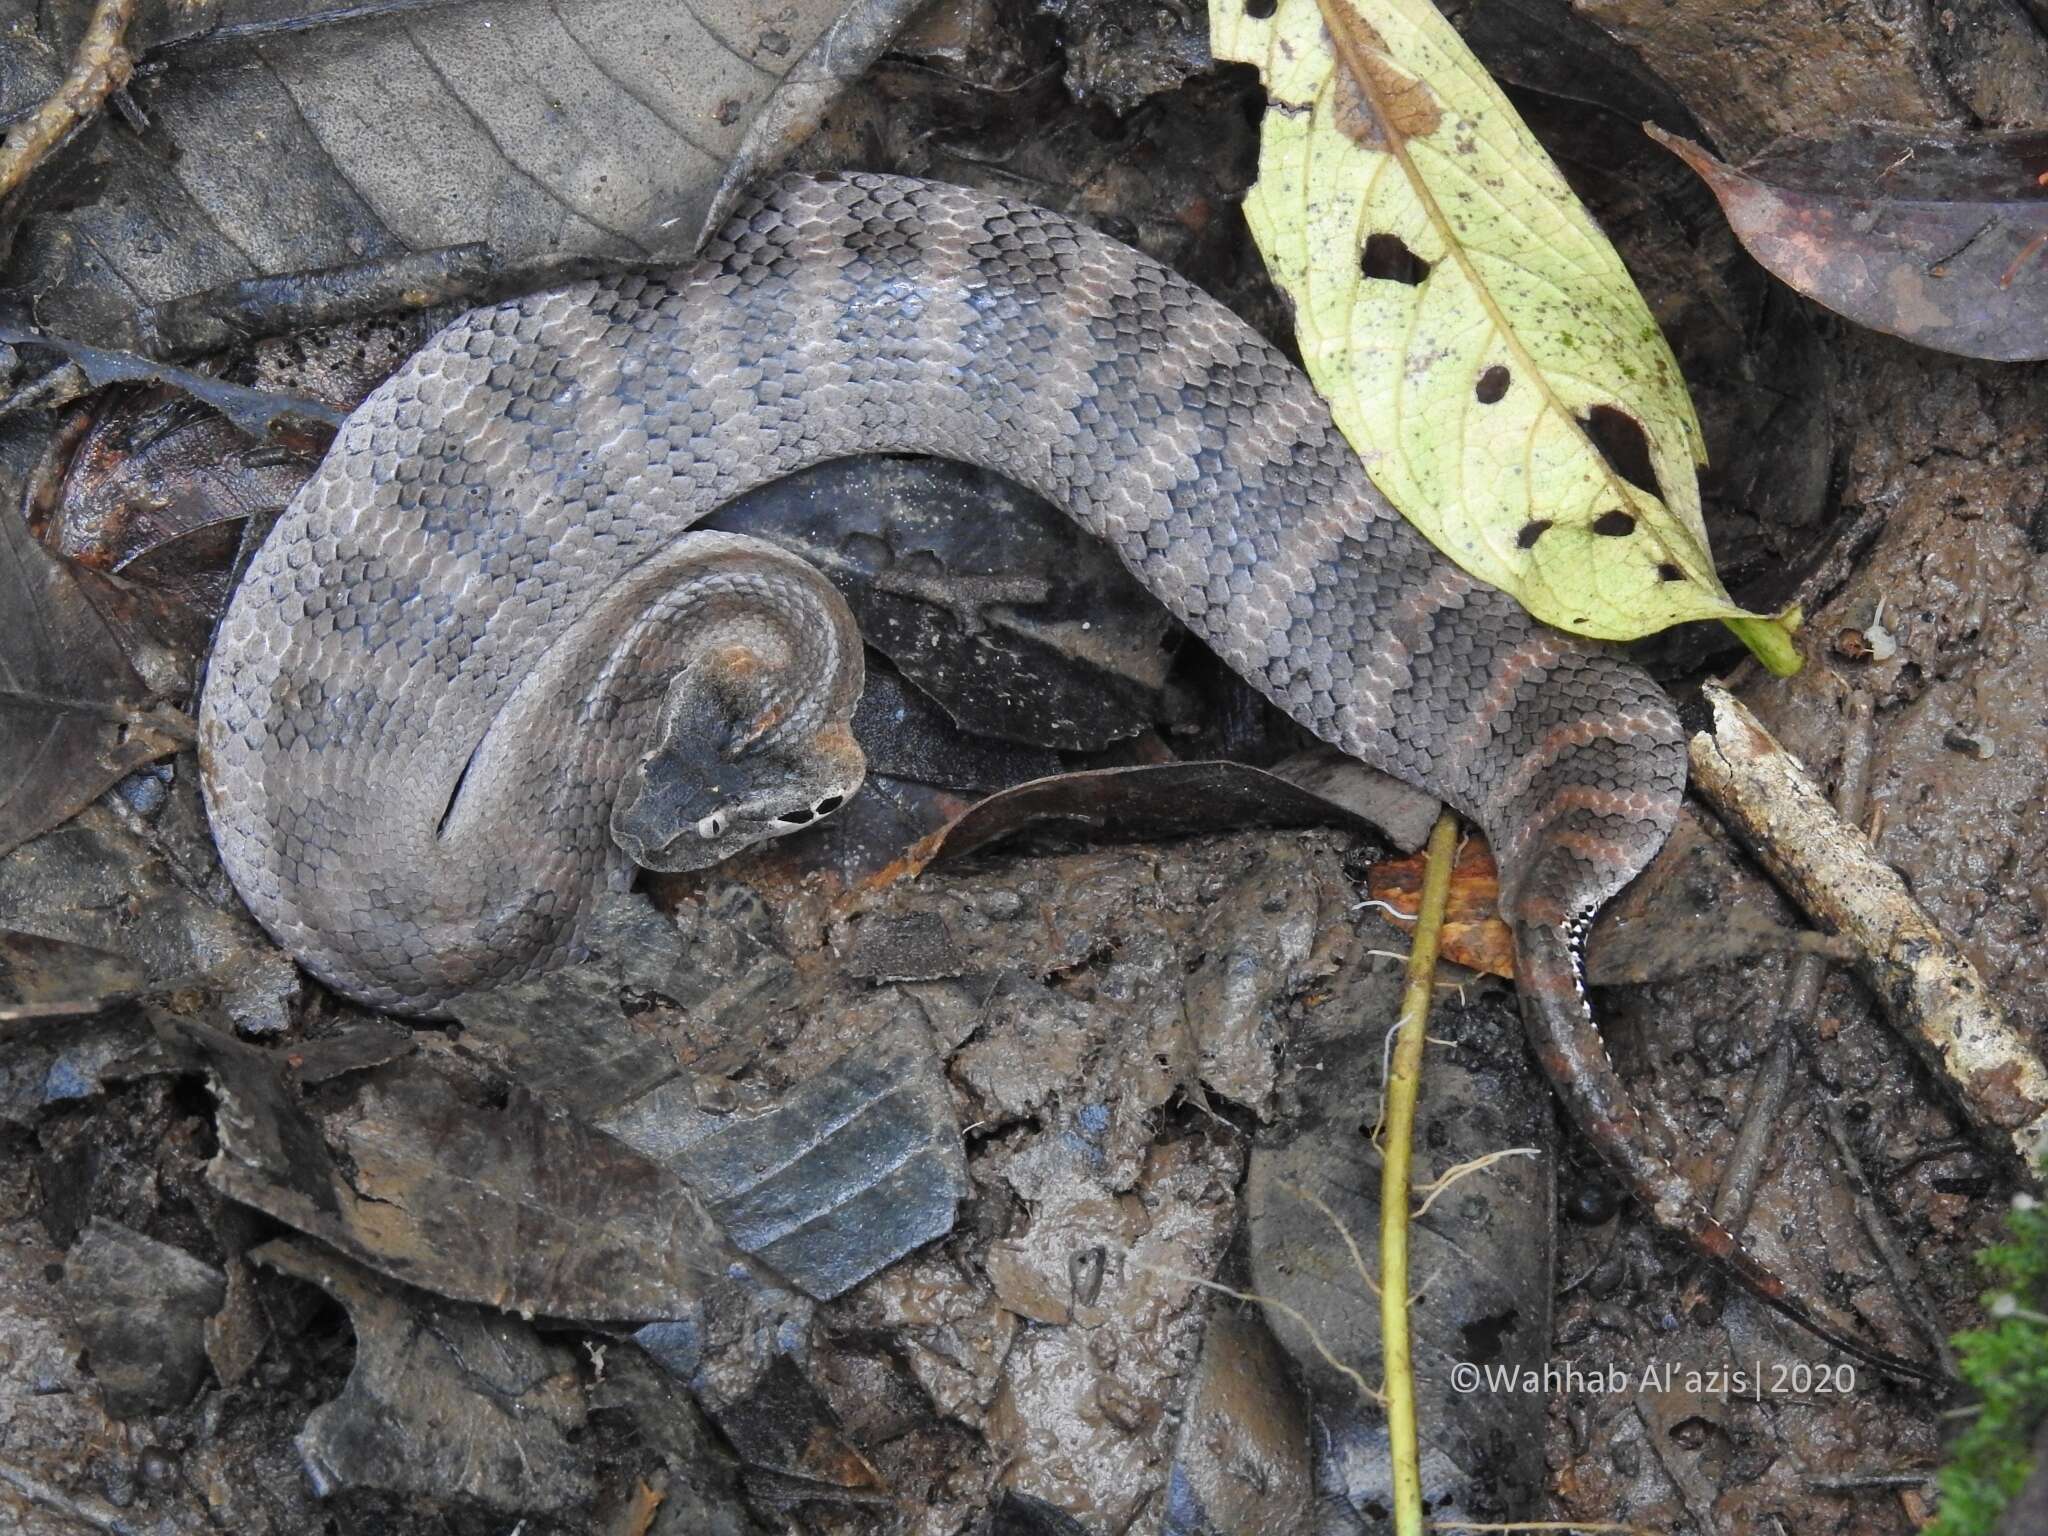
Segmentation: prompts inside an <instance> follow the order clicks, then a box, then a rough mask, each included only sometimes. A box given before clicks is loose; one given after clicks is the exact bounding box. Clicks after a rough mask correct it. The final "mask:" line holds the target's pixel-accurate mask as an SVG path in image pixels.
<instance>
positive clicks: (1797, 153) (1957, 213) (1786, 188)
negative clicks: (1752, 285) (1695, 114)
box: [1644, 123, 2048, 362]
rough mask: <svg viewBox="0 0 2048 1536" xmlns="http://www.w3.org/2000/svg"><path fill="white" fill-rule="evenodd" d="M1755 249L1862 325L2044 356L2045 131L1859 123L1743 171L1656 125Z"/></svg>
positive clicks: (1784, 144) (1789, 142)
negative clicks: (1951, 130)
mask: <svg viewBox="0 0 2048 1536" xmlns="http://www.w3.org/2000/svg"><path fill="white" fill-rule="evenodd" d="M1644 131H1645V132H1647V133H1648V134H1649V135H1650V137H1651V138H1653V139H1655V140H1656V141H1657V142H1658V143H1659V144H1662V145H1663V146H1664V147H1665V148H1666V149H1669V150H1670V151H1671V152H1672V153H1673V154H1675V155H1677V156H1678V157H1679V158H1680V159H1682V160H1683V161H1685V163H1686V164H1687V165H1689V166H1691V167H1692V168H1693V170H1695V171H1697V172H1698V173H1699V175H1700V178H1701V179H1702V180H1703V181H1705V182H1706V184H1707V185H1708V187H1709V188H1711V189H1712V190H1713V193H1714V195H1715V196H1716V197H1717V198H1719V199H1720V200H1721V208H1722V211H1723V212H1724V213H1726V214H1727V216H1728V222H1729V224H1730V225H1731V226H1733V228H1734V230H1735V233H1736V235H1737V237H1738V238H1739V239H1740V240H1741V241H1742V243H1743V244H1744V245H1745V246H1747V247H1748V248H1749V252H1750V254H1751V255H1753V256H1754V257H1756V259H1757V260H1758V261H1760V262H1762V263H1763V264H1764V266H1765V267H1767V268H1769V269H1770V271H1771V272H1772V273H1774V274H1775V275H1776V276H1778V277H1779V278H1780V279H1782V280H1783V281H1784V282H1786V283H1788V284H1789V285H1790V286H1792V287H1793V288H1795V289H1797V290H1798V291H1799V292H1800V293H1803V294H1805V295H1806V296H1807V297H1808V298H1810V299H1813V300H1815V301H1816V302H1818V303H1821V304H1825V305H1826V306H1827V307H1828V308H1829V309H1832V310H1834V311H1835V312H1836V313H1838V314H1842V315H1846V316H1847V317H1848V318H1849V319H1851V320H1854V321H1855V322H1856V323H1857V324H1859V325H1867V326H1869V327H1871V328H1872V329H1873V330H1879V331H1886V332H1889V333H1890V334H1891V335H1894V336H1899V337H1903V338H1904V339H1905V340H1907V341H1912V342H1917V343H1918V344H1920V345H1921V346H1924V347H1933V348H1935V349H1937V350H1938V351H1942V352H1954V353H1959V354H1961V355H1962V356H1964V357H1982V358H1989V359H1992V360H1993V361H1997V362H2020V361H2025V360H2029V359H2037V358H2048V185H2043V183H2042V181H2041V177H2042V174H2043V173H2044V172H2048V134H2043V133H2014V134H2002V133H2001V134H1992V133H1979V134H1938V133H1933V132H1930V131H1927V130H1922V129H1907V128H1891V127H1883V126H1877V125H1870V124H1865V125H1859V126H1857V127H1854V128H1851V129H1850V130H1849V131H1847V132H1846V133H1841V134H1830V135H1825V136H1823V135H1820V134H1797V135H1793V136H1791V137H1789V138H1784V139H1780V140H1778V141H1777V142H1776V143H1775V144H1773V145H1771V146H1770V147H1769V148H1768V149H1766V150H1765V151H1764V152H1763V153H1762V154H1760V155H1758V156H1757V157H1756V158H1755V159H1753V160H1751V161H1749V162H1748V163H1747V164H1745V165H1742V166H1739V167H1737V166H1731V165H1728V164H1726V163H1724V162H1722V161H1720V160H1717V159H1715V158H1714V156H1713V155H1711V154H1709V153H1708V152H1707V151H1706V150H1705V149H1703V148H1701V147H1700V146H1699V145H1698V144H1695V143H1693V142H1692V141H1691V140H1690V139H1682V138H1679V137H1677V136H1676V135H1673V134H1668V133H1665V132H1663V131H1662V130H1661V129H1658V128H1657V127H1655V126H1654V125H1651V124H1647V123H1646V124H1645V125H1644Z"/></svg>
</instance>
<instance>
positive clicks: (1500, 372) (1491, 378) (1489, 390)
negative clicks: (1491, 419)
mask: <svg viewBox="0 0 2048 1536" xmlns="http://www.w3.org/2000/svg"><path fill="white" fill-rule="evenodd" d="M1507 392H1508V371H1507V369H1506V368H1504V367H1502V366H1501V365H1500V364H1499V363H1495V364H1494V365H1493V366H1492V367H1491V368H1489V369H1487V370H1486V372H1484V373H1482V374H1481V375H1479V387H1478V388H1476V389H1474V390H1473V391H1472V393H1473V394H1474V395H1476V396H1477V397H1478V399H1479V403H1480V404H1481V405H1492V404H1493V403H1494V402H1495V401H1496V400H1498V399H1500V397H1501V396H1502V395H1504V394H1506V393H1507Z"/></svg>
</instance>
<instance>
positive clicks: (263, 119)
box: [0, 0, 909, 347]
mask: <svg viewBox="0 0 2048 1536" xmlns="http://www.w3.org/2000/svg"><path fill="white" fill-rule="evenodd" d="M60 9H61V8H60ZM336 9H337V8H335V7H330V6H314V5H306V4H300V5H294V6H289V7H287V6H280V5H278V4H275V3H269V4H266V3H264V0H226V3H224V4H223V5H221V6H220V7H219V8H218V9H217V10H212V9H211V8H209V10H208V12H207V13H206V14H205V23H204V29H203V30H201V29H200V26H199V24H198V23H193V22H186V21H181V19H180V18H181V17H182V16H183V15H184V13H182V12H171V13H169V14H170V17H171V19H170V21H169V22H168V24H166V23H165V21H164V18H163V17H162V16H161V15H158V16H155V17H154V18H153V19H154V22H155V25H156V26H157V28H158V31H157V34H156V35H154V36H150V35H145V36H143V37H141V38H140V39H139V41H140V42H141V43H142V44H143V45H144V46H145V47H149V46H151V45H153V53H152V56H153V57H154V58H155V59H156V60H158V61H160V62H161V63H162V64H163V65H164V68H163V71H162V73H161V74H160V75H157V76H156V77H155V78H153V79H145V80H142V81H139V82H138V84H137V86H136V87H135V90H136V93H137V95H138V96H139V98H140V99H141V102H142V104H143V106H144V108H145V110H146V111H147V113H148V114H149V117H150V127H149V128H148V129H147V130H146V131H145V132H144V133H143V134H141V135H140V136H138V135H137V134H135V133H134V132H133V131H131V130H129V129H127V128H126V127H123V126H118V125H116V124H113V123H103V124H102V125H100V127H99V128H98V129H97V130H96V137H95V139H94V140H93V142H92V143H91V144H90V145H89V146H87V148H86V150H85V151H84V153H85V154H86V156H87V157H88V158H89V161H90V162H91V163H90V165H88V166H86V167H84V168H83V170H89V171H90V172H92V173H93V174H92V175H91V176H86V175H84V174H81V173H80V171H79V170H78V169H73V170H72V171H71V173H70V174H72V175H73V178H74V180H75V181H76V182H77V184H79V185H94V186H96V188H97V191H96V195H94V196H92V197H91V199H90V201H88V202H86V203H85V204H84V206H80V207H76V208H72V209H69V210H67V211H63V212H54V213H47V214H44V215H43V216H42V217H40V218H38V219H35V220H34V221H32V222H31V224H30V225H29V226H28V229H27V231H26V233H25V237H24V238H23V239H22V240H21V241H20V242H19V243H18V245H17V248H16V251H15V253H14V258H13V260H12V262H11V263H10V267H9V271H8V273H7V274H6V275H7V281H8V283H9V285H10V286H14V287H17V288H20V289H24V290H26V291H27V294H28V296H29V297H30V298H31V299H32V301H33V303H34V308H35V315H36V318H37V320H38V321H39V322H40V323H42V324H43V325H44V326H45V327H47V328H48V329H49V330H51V331H54V332H57V333H60V334H64V335H67V336H70V337H72V338H74V339H80V340H85V341H91V342H95V343H98V344H101V345H116V346H128V347H134V346H136V345H138V343H139V342H140V341H141V339H142V337H143V334H144V331H143V328H142V327H141V326H140V325H139V324H138V312H139V310H141V309H142V308H143V307H145V306H147V305H149V304H153V303H159V302H162V301H164V300H167V299H171V298H175V297H178V296H180V295H183V294H188V293H192V292H195V291H198V290H202V289H207V288H213V287H217V286H219V285H221V284H225V283H231V282H235V281H239V280H242V279H245V278H249V277H255V276H261V275H266V274H274V273H282V272H301V271H309V270H313V269H318V268H327V267H335V266H341V265H346V264H348V263H352V262H359V261H362V260H365V259H367V258H376V257H388V256H393V255H397V254H401V253H403V252H406V251H421V250H430V249H438V248H441V247H446V246H451V245H462V244H468V243H472V242H484V243H487V244H488V245H489V247H490V250H491V254H492V257H493V258H494V260H495V262H496V263H497V264H498V265H499V266H500V267H501V268H521V267H525V266H529V265H535V264H540V263H544V262H551V261H556V260H560V259H563V258H572V257H597V258H611V259H619V260H648V259H676V258H681V257H684V256H687V255H688V254H689V253H690V251H691V250H692V249H693V248H694V246H695V245H696V243H697V240H698V236H699V233H700V231H701V229H702V227H703V224H704V221H705V218H706V215H707V213H708V212H709V211H710V210H711V207H712V204H713V201H714V198H715V197H716V195H717V192H718V189H719V186H720V183H721V179H722V178H723V177H724V176H725V173H726V171H727V169H728V166H729V165H730V164H731V162H732V161H733V160H734V158H735V156H736V155H739V154H741V152H742V151H743V150H747V149H753V148H761V147H763V140H764V136H766V138H767V139H769V140H772V139H773V138H774V137H775V135H776V134H777V133H781V134H783V135H785V136H789V135H793V134H796V133H799V132H800V130H801V127H802V123H803V119H804V111H805V109H806V108H808V109H810V110H812V111H815V110H817V109H819V108H820V107H821V106H822V102H823V100H824V99H825V97H826V96H828V95H829V94H830V92H831V90H832V88H833V86H834V85H835V84H836V82H837V81H838V80H841V79H844V78H847V77H848V76H850V75H852V74H855V73H858V72H859V71H860V70H861V69H862V68H864V67H865V66H866V64H867V63H868V61H869V60H870V59H871V58H872V57H873V56H874V54H875V53H876V52H878V51H879V50H880V48H881V46H882V44H883V43H884V42H885V41H886V40H887V38H888V37H889V36H890V35H891V34H892V32H893V31H894V27H895V24H896V22H897V20H898V19H900V16H901V15H902V14H903V13H904V12H905V11H907V10H908V9H909V6H908V5H907V4H906V3H905V0H850V3H849V0H476V3H472V4H445V5H415V6H409V7H400V8H398V9H396V10H394V11H387V12H385V13H384V14H377V15H370V16H367V17H366V16H364V14H363V12H364V10H365V9H367V8H359V7H352V8H348V9H350V10H352V11H353V12H354V16H355V18H356V19H351V20H347V21H345V22H336V21H333V20H332V19H331V18H332V17H333V16H334V15H335V13H336ZM8 11H14V12H19V13H21V14H20V15H19V16H18V17H17V18H15V20H16V25H15V27H14V28H13V29H12V30H13V31H14V34H15V36H16V37H17V38H21V37H23V36H24V35H27V34H29V32H30V27H29V23H31V22H32V21H33V19H34V18H35V17H36V16H37V15H38V14H40V13H39V12H38V8H37V7H36V6H34V5H32V4H30V3H28V0H0V15H4V13H5V12H8ZM293 13H298V14H297V15H296V16H295V15H294V14H293ZM322 13H325V17H326V18H330V19H325V20H323V19H322ZM295 21H297V22H299V23H301V25H299V26H297V27H296V28H295V27H294V26H293V23H294V22H295ZM149 24H150V23H149V21H147V20H146V21H145V22H144V23H143V25H144V26H148V25H149ZM181 28H182V30H181ZM53 41H54V42H56V43H57V44H58V45H59V48H60V49H61V45H62V41H63V40H62V39H52V38H43V39H41V40H40V42H30V41H15V42H12V43H0V55H5V56H6V57H5V58H4V59H0V63H4V64H5V65H6V67H4V68H0V76H7V75H11V74H14V73H17V72H20V71H26V70H27V69H28V68H29V66H30V65H37V66H46V65H47V63H48V59H49V55H50V54H51V53H52V51H53V49H52V47H51V44H52V42H53ZM757 119H760V121H759V122H757ZM55 169H56V168H54V167H53V168H52V171H53V173H54V172H55Z"/></svg>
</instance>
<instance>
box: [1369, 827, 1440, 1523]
mask: <svg viewBox="0 0 2048 1536" xmlns="http://www.w3.org/2000/svg"><path fill="white" fill-rule="evenodd" d="M1457 849H1458V818H1457V817H1455V816H1453V815H1452V814H1451V813H1450V812H1449V811H1445V812H1444V813H1443V814H1442V815H1441V816H1439V817H1437V821H1436V826H1435V828H1434V829H1433V830H1432V831H1431V832H1430V834H1429V859H1428V863H1427V865H1426V866H1425V868H1424V870H1423V876H1422V904H1421V906H1420V908H1419V910H1418V911H1417V912H1416V915H1415V942H1414V945H1413V947H1412V948H1411V949H1410V950H1409V951H1408V981H1407V985H1406V986H1405V987H1404V988H1403V989H1402V993H1401V1016H1400V1020H1399V1023H1398V1025H1397V1027H1398V1029H1399V1031H1400V1033H1399V1035H1398V1036H1397V1037H1396V1039H1395V1042H1394V1057H1393V1068H1392V1070H1391V1072H1390V1073H1389V1074H1388V1077H1387V1089H1386V1097H1385V1105H1386V1126H1387V1129H1386V1144H1385V1146H1384V1148H1383V1150H1382V1162H1381V1164H1380V1340H1381V1361H1382V1364H1383V1366H1384V1368H1385V1372H1386V1410H1387V1436H1388V1440H1389V1442H1390V1448H1391V1450H1392V1453H1393V1462H1394V1532H1395V1536H1422V1529H1423V1526H1422V1468H1421V1452H1420V1450H1419V1448H1418V1445H1417V1440H1416V1426H1415V1369H1414V1362H1413V1360H1412V1358H1411V1353H1410V1345H1409V1336H1408V1196H1409V1187H1408V1186H1409V1167H1410V1164H1411V1162H1412V1161H1413V1155H1414V1149H1413V1147H1412V1146H1411V1145H1410V1142H1411V1140H1412V1137H1413V1133H1414V1129H1415V1100H1416V1097H1417V1095H1418V1093H1419V1092H1420V1091H1421V1088H1422V1046H1423V1034H1424V1028H1425V1026H1426V1025H1427V1024H1428V1022H1429V1001H1430V996H1431V994H1432V993H1433V992H1434V991H1435V987H1434V985H1433V983H1434V981H1435V979H1436V956H1437V945H1438V941H1439V939H1440V938H1441V936H1442V932H1443V921H1444V907H1445V906H1446V904H1447V903H1448V901H1449V899H1450V892H1451V866H1452V865H1453V864H1454V863H1455V862H1456V858H1457Z"/></svg>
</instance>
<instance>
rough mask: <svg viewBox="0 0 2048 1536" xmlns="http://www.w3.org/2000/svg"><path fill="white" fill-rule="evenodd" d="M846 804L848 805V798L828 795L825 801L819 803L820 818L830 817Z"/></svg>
mask: <svg viewBox="0 0 2048 1536" xmlns="http://www.w3.org/2000/svg"><path fill="white" fill-rule="evenodd" d="M844 804H846V796H844V795H827V796H826V797H825V798H824V799H822V800H820V801H819V802H818V814H819V815H820V816H830V815H831V814H832V813H833V812H834V811H836V810H838V809H839V807H841V806H842V805H844Z"/></svg>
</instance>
